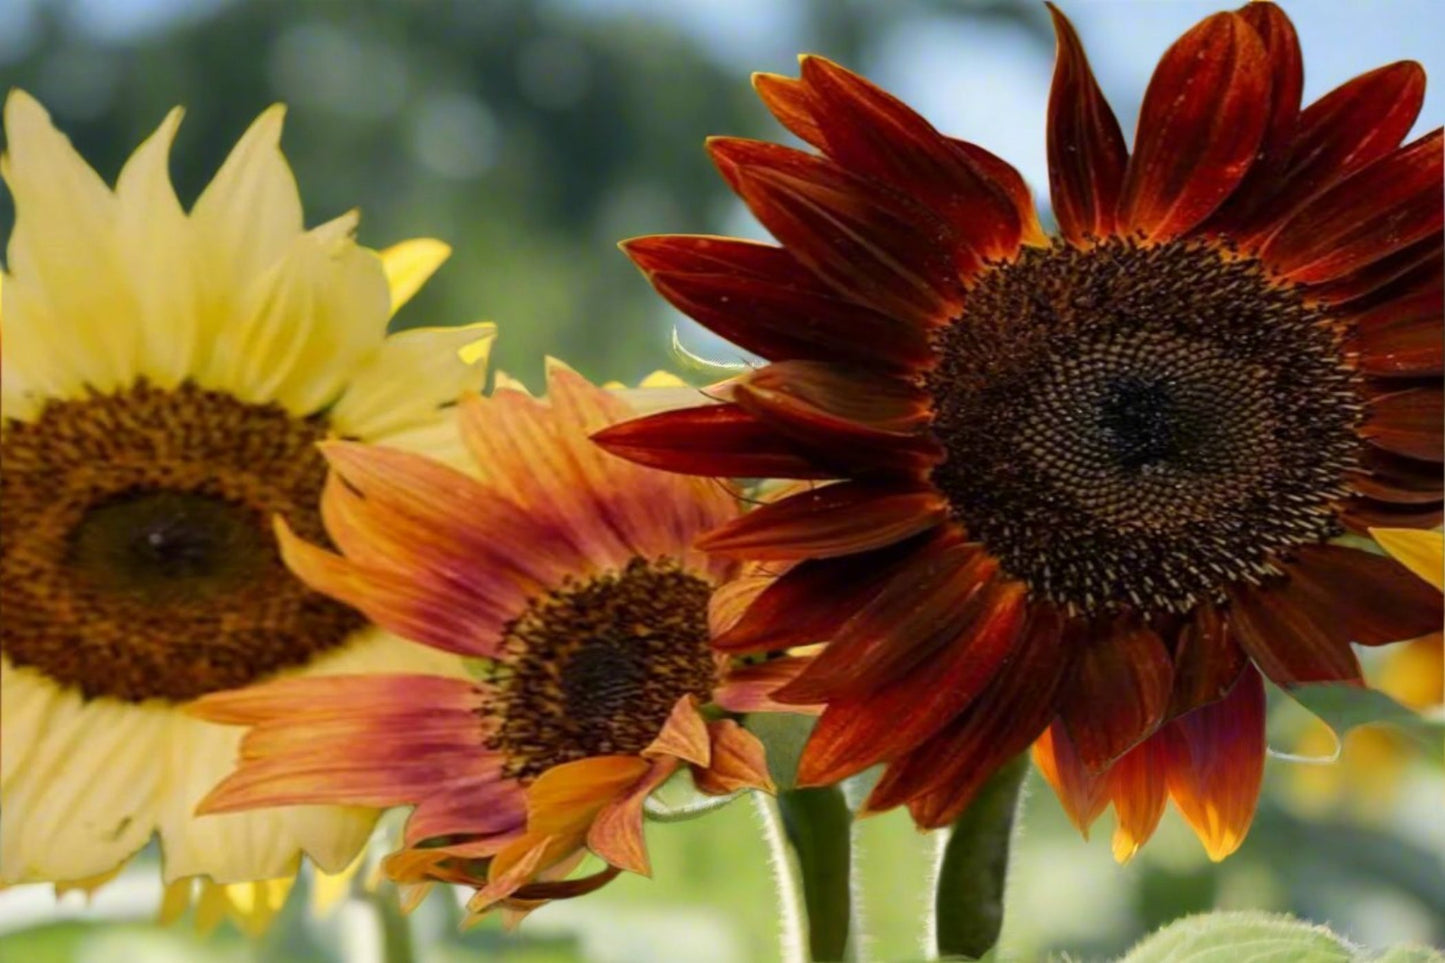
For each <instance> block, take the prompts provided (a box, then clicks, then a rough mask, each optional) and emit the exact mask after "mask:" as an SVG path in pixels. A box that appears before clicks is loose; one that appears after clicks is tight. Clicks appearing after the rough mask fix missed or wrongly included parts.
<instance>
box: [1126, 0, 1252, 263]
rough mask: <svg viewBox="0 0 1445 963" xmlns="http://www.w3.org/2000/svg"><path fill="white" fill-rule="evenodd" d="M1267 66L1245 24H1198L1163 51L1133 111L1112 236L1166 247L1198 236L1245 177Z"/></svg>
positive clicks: (1218, 20)
mask: <svg viewBox="0 0 1445 963" xmlns="http://www.w3.org/2000/svg"><path fill="white" fill-rule="evenodd" d="M1269 91H1270V63H1269V58H1268V55H1267V53H1266V51H1265V48H1264V43H1263V41H1261V40H1260V37H1259V34H1258V33H1256V32H1255V30H1254V28H1253V27H1251V26H1250V25H1249V24H1248V23H1247V22H1245V20H1244V19H1243V18H1241V17H1240V16H1239V15H1238V14H1234V13H1217V14H1215V15H1213V16H1211V17H1207V18H1205V19H1204V20H1203V21H1202V22H1200V23H1199V24H1198V25H1197V26H1195V27H1194V28H1193V29H1191V30H1190V31H1189V32H1187V33H1186V34H1184V36H1182V37H1180V38H1179V40H1177V41H1176V42H1175V43H1174V45H1173V46H1172V47H1170V48H1169V50H1167V51H1166V52H1165V54H1164V56H1163V58H1161V59H1160V61H1159V66H1158V67H1156V68H1155V71H1154V76H1153V78H1152V79H1151V80H1150V81H1149V88H1148V90H1147V91H1145V93H1144V104H1143V106H1142V107H1141V108H1140V113H1139V128H1138V134H1137V136H1136V138H1135V144H1134V155H1133V156H1132V157H1131V158H1130V159H1129V167H1128V170H1127V171H1126V172H1125V174H1124V185H1123V188H1122V194H1121V196H1120V199H1119V221H1120V224H1119V227H1120V229H1121V230H1122V231H1126V232H1135V231H1138V232H1142V233H1143V234H1144V235H1145V236H1146V237H1147V238H1148V239H1149V240H1151V241H1167V240H1171V239H1173V238H1176V237H1178V236H1180V235H1181V234H1184V233H1186V232H1188V231H1189V230H1191V229H1192V228H1194V227H1196V226H1197V225H1198V224H1199V223H1200V222H1201V221H1203V220H1204V219H1205V218H1206V217H1208V216H1209V214H1210V213H1211V212H1213V211H1214V209H1215V208H1217V207H1218V206H1219V205H1220V204H1221V203H1223V201H1224V200H1225V199H1226V198H1227V197H1228V196H1229V195H1230V193H1231V192H1232V191H1233V190H1234V189H1235V188H1236V187H1237V186H1238V185H1239V182H1240V181H1241V180H1242V179H1243V178H1244V176H1245V174H1246V173H1248V171H1249V168H1250V165H1251V164H1252V163H1253V162H1254V160H1255V157H1256V155H1257V153H1258V151H1259V146H1260V143H1261V140H1262V138H1263V137H1264V133H1265V127H1266V124H1267V123H1268V121H1269V111H1270V98H1269Z"/></svg>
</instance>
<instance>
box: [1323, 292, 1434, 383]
mask: <svg viewBox="0 0 1445 963" xmlns="http://www.w3.org/2000/svg"><path fill="white" fill-rule="evenodd" d="M1441 292H1442V286H1441V284H1440V276H1439V274H1438V273H1437V274H1436V276H1435V283H1434V284H1432V285H1430V286H1428V287H1426V288H1424V289H1421V290H1416V291H1412V292H1409V293H1407V294H1404V295H1403V296H1400V297H1397V298H1393V299H1391V300H1388V301H1384V302H1381V303H1380V304H1377V305H1375V306H1374V307H1372V308H1369V309H1367V310H1365V311H1361V312H1359V313H1356V314H1354V315H1351V316H1349V317H1347V318H1346V319H1345V320H1346V321H1347V322H1348V323H1349V324H1350V325H1351V327H1352V328H1353V329H1354V332H1355V336H1354V337H1353V338H1352V339H1351V346H1352V347H1353V349H1354V350H1356V351H1358V352H1359V361H1358V363H1357V364H1358V367H1359V369H1360V370H1361V371H1363V372H1365V373H1366V374H1369V375H1373V376H1375V377H1382V378H1392V377H1396V378H1414V377H1422V376H1426V375H1438V374H1441V373H1442V371H1445V350H1442V348H1445V337H1442V332H1445V298H1442V294H1441Z"/></svg>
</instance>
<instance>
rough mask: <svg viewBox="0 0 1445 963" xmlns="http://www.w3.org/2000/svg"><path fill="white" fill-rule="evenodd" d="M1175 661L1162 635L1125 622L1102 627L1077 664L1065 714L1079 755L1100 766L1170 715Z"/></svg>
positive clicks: (1089, 764) (1061, 707)
mask: <svg viewBox="0 0 1445 963" xmlns="http://www.w3.org/2000/svg"><path fill="white" fill-rule="evenodd" d="M1173 682H1174V665H1173V663H1172V662H1171V661H1170V658H1169V653H1168V651H1167V650H1166V649H1165V648H1164V644H1163V643H1162V642H1161V641H1160V639H1159V636H1157V635H1155V634H1154V633H1153V632H1152V631H1150V630H1149V629H1147V628H1145V627H1143V626H1139V625H1128V624H1125V623H1122V622H1117V623H1113V624H1111V625H1107V626H1101V627H1099V628H1096V629H1095V630H1094V631H1093V633H1091V635H1090V637H1089V638H1088V639H1087V641H1086V642H1085V643H1084V645H1083V647H1082V649H1081V651H1080V652H1079V653H1078V657H1077V659H1076V661H1075V664H1074V675H1073V679H1072V680H1071V683H1070V685H1069V687H1068V689H1067V691H1066V692H1065V693H1064V697H1063V699H1062V700H1061V702H1060V705H1059V710H1060V711H1059V715H1060V717H1061V719H1062V720H1063V723H1064V726H1065V727H1066V728H1067V729H1068V731H1069V738H1070V739H1071V740H1072V741H1073V743H1074V746H1075V747H1076V748H1077V749H1078V751H1079V758H1080V759H1081V760H1083V763H1084V765H1085V766H1086V767H1087V768H1088V769H1089V770H1090V771H1091V772H1100V771H1102V770H1104V769H1106V768H1107V767H1108V766H1109V764H1110V763H1112V762H1113V761H1114V760H1116V759H1118V758H1119V757H1120V756H1122V755H1123V754H1124V753H1125V752H1127V751H1129V750H1130V749H1132V748H1133V747H1134V746H1136V745H1138V744H1139V743H1140V742H1142V741H1143V740H1144V739H1146V738H1147V737H1148V736H1149V734H1150V733H1152V732H1153V731H1154V730H1155V729H1156V728H1157V727H1158V725H1159V723H1160V721H1162V720H1163V718H1164V713H1165V712H1166V711H1167V710H1168V708H1169V699H1170V694H1171V689H1172V687H1173Z"/></svg>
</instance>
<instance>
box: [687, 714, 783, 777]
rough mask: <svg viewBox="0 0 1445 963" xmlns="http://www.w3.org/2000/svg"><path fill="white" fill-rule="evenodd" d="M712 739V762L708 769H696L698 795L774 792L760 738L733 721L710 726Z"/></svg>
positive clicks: (715, 723) (726, 720)
mask: <svg viewBox="0 0 1445 963" xmlns="http://www.w3.org/2000/svg"><path fill="white" fill-rule="evenodd" d="M707 728H708V733H709V735H710V736H711V737H712V763H711V765H709V766H708V767H707V768H706V769H703V768H700V767H697V766H694V767H693V770H692V781H693V784H694V785H695V786H697V788H698V791H699V792H704V793H707V794H708V795H711V796H724V795H726V794H728V793H730V792H736V791H737V790H739V789H761V790H762V791H763V792H774V791H776V787H775V786H774V785H773V778H772V776H771V775H770V774H769V773H768V760H767V750H766V749H764V748H763V744H762V742H760V741H759V740H758V738H757V736H754V735H753V734H752V733H751V732H748V731H747V730H746V729H744V728H743V727H742V726H740V725H738V724H737V723H736V722H734V721H733V720H731V719H718V720H716V721H715V722H709V723H708V726H707Z"/></svg>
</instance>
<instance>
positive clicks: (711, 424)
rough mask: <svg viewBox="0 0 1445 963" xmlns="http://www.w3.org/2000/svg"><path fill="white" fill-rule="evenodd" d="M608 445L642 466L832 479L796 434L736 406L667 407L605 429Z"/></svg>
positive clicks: (598, 437)
mask: <svg viewBox="0 0 1445 963" xmlns="http://www.w3.org/2000/svg"><path fill="white" fill-rule="evenodd" d="M592 440H593V441H595V442H597V444H599V445H601V446H602V447H603V448H606V449H607V450H608V451H610V452H612V453H613V454H614V455H617V456H618V457H619V458H626V459H628V460H629V461H634V462H636V463H638V464H639V465H647V466H649V467H651V468H662V469H665V470H667V471H674V472H682V473H685V474H689V475H707V476H710V477H718V478H831V477H833V476H834V475H836V474H837V472H834V471H832V470H830V469H829V468H828V467H827V466H825V465H820V464H818V463H817V462H816V461H815V460H813V458H812V457H811V456H810V453H809V452H808V451H807V450H806V449H805V448H804V447H803V446H801V445H799V444H797V443H796V442H794V441H793V440H792V439H790V438H787V437H786V436H784V435H782V434H780V433H778V432H777V431H776V430H775V429H773V428H772V427H771V426H770V425H767V424H765V423H764V422H763V421H761V420H759V418H758V417H757V416H756V415H754V414H751V413H750V412H747V411H744V410H743V409H742V408H739V407H738V406H737V405H707V406H704V407H701V408H683V409H680V410H677V411H664V412H661V413H659V414H655V415H648V416H646V417H644V418H634V419H632V420H631V421H624V422H622V423H621V424H618V425H613V426H612V427H611V428H604V429H603V430H601V431H599V432H597V433H596V434H594V435H593V436H592Z"/></svg>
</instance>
